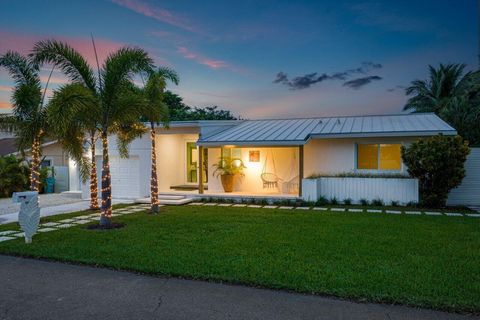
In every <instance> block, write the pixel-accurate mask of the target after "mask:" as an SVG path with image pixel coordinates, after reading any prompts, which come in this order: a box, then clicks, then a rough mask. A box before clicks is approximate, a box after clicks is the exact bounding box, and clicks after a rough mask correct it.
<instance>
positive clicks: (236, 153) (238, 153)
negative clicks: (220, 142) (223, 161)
mask: <svg viewBox="0 0 480 320" xmlns="http://www.w3.org/2000/svg"><path fill="white" fill-rule="evenodd" d="M222 158H239V159H241V158H242V150H241V149H240V148H222Z"/></svg>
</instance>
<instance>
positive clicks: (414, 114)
mask: <svg viewBox="0 0 480 320" xmlns="http://www.w3.org/2000/svg"><path fill="white" fill-rule="evenodd" d="M417 115H418V116H419V115H436V114H435V113H434V112H411V113H392V114H364V115H358V116H353V115H349V116H323V117H299V118H265V119H245V120H244V121H272V120H274V121H276V120H310V119H331V118H365V117H399V116H417ZM436 116H437V115H436ZM437 117H438V116H437Z"/></svg>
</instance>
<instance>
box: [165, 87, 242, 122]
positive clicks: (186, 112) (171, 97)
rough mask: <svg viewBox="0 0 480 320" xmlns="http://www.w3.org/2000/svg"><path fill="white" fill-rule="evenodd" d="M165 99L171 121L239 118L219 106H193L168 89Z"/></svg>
mask: <svg viewBox="0 0 480 320" xmlns="http://www.w3.org/2000/svg"><path fill="white" fill-rule="evenodd" d="M163 101H164V102H165V104H166V105H167V106H168V110H169V114H170V120H171V121H191V120H236V119H237V118H236V117H235V116H234V115H233V114H232V112H231V111H229V110H223V109H219V107H218V106H213V107H205V108H199V107H194V108H191V107H189V106H187V105H186V104H185V103H184V102H183V98H182V97H180V96H179V95H177V94H175V93H173V92H171V91H168V90H167V91H165V94H164V100H163Z"/></svg>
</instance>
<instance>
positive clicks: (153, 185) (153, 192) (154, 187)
mask: <svg viewBox="0 0 480 320" xmlns="http://www.w3.org/2000/svg"><path fill="white" fill-rule="evenodd" d="M150 140H151V143H152V148H151V149H152V150H151V153H152V154H151V161H152V176H151V178H150V197H151V206H152V210H156V208H158V181H157V166H156V163H157V155H156V153H155V130H154V129H153V128H152V130H151V131H150Z"/></svg>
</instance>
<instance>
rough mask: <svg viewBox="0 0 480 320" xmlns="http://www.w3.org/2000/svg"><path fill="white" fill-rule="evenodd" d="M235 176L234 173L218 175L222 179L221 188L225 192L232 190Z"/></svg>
mask: <svg viewBox="0 0 480 320" xmlns="http://www.w3.org/2000/svg"><path fill="white" fill-rule="evenodd" d="M235 177H236V175H234V174H222V175H221V176H220V180H221V181H222V186H223V190H224V191H225V192H232V191H233V185H234V184H235Z"/></svg>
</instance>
